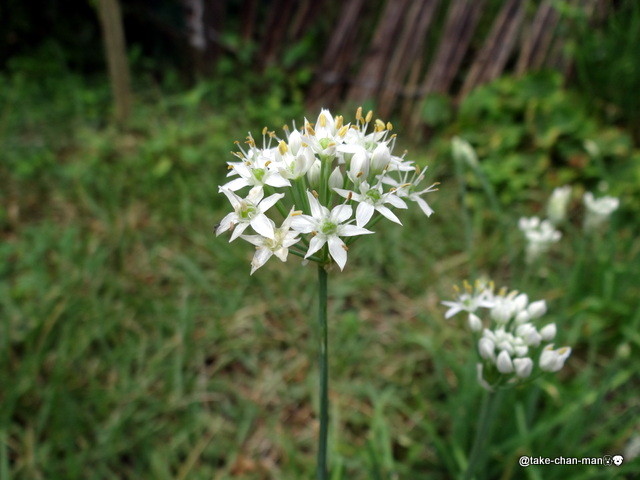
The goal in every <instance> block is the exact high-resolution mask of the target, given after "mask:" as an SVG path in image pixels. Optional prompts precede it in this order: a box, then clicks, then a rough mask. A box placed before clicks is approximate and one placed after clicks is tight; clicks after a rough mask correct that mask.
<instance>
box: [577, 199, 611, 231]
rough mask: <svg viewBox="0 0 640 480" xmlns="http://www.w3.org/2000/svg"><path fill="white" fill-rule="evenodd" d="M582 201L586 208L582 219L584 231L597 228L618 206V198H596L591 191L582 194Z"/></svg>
mask: <svg viewBox="0 0 640 480" xmlns="http://www.w3.org/2000/svg"><path fill="white" fill-rule="evenodd" d="M583 202H584V206H585V207H586V209H587V212H586V215H585V219H584V229H585V230H586V231H592V230H595V229H597V228H599V227H600V226H601V225H602V224H604V223H605V222H606V221H607V220H608V219H609V217H610V216H611V214H612V213H613V212H614V211H615V210H617V209H618V207H619V206H620V200H619V199H617V198H615V197H602V198H598V199H596V198H594V196H593V194H592V193H591V192H586V193H585V194H584V197H583Z"/></svg>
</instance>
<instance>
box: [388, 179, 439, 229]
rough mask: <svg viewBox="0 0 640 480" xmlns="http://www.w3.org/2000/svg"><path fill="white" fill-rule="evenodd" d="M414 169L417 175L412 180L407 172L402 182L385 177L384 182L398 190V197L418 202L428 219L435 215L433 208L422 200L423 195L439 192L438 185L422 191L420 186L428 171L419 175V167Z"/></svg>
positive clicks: (435, 184)
mask: <svg viewBox="0 0 640 480" xmlns="http://www.w3.org/2000/svg"><path fill="white" fill-rule="evenodd" d="M413 169H414V171H415V173H414V175H413V178H412V179H411V180H408V179H407V176H408V175H407V172H405V173H404V175H403V176H402V181H400V182H398V181H397V180H395V179H393V178H391V177H389V176H385V177H383V179H382V181H383V182H384V183H386V184H389V185H392V186H393V187H395V188H397V195H398V197H401V198H406V199H408V200H411V201H412V202H416V203H417V204H418V206H419V207H420V209H421V210H422V211H423V212H424V214H425V215H426V216H427V217H430V216H431V215H432V214H433V208H431V207H430V206H429V204H428V203H427V202H426V201H425V200H424V199H423V198H422V195H424V194H425V193H429V192H435V191H436V190H438V189H437V188H436V187H437V185H438V184H437V183H434V184H432V185H430V186H429V187H427V188H424V189H422V190H420V189H419V187H418V185H419V184H420V183H421V182H422V180H424V174H425V172H426V169H425V170H422V172H420V173H418V172H419V171H420V169H419V168H418V167H413Z"/></svg>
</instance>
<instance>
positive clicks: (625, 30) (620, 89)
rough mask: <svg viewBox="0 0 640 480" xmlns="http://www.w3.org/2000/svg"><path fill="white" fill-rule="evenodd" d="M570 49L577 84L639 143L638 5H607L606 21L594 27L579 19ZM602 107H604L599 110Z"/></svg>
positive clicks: (629, 1)
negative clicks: (623, 124) (573, 60)
mask: <svg viewBox="0 0 640 480" xmlns="http://www.w3.org/2000/svg"><path fill="white" fill-rule="evenodd" d="M580 20H581V21H579V22H578V23H577V25H578V28H577V30H578V31H577V38H576V42H575V46H574V48H573V56H574V58H575V61H576V70H577V73H578V75H577V83H578V85H579V86H580V87H581V88H582V89H583V90H584V91H585V92H587V93H588V94H589V95H590V96H592V97H593V98H594V99H597V100H599V101H600V105H599V106H600V107H601V110H604V111H605V113H607V114H608V116H609V118H610V119H611V120H613V121H622V122H624V123H625V124H627V125H629V126H630V128H632V132H633V134H634V135H635V139H636V141H638V140H640V128H639V127H638V124H639V120H640V98H639V97H638V91H640V66H639V65H638V58H640V4H639V3H638V2H637V1H635V0H622V1H621V2H618V5H617V6H609V11H608V15H607V17H606V19H605V20H604V22H602V23H603V24H602V25H599V26H598V27H599V28H594V26H593V22H592V21H589V20H588V19H585V18H581V19H580ZM603 104H604V105H603ZM602 107H604V108H602Z"/></svg>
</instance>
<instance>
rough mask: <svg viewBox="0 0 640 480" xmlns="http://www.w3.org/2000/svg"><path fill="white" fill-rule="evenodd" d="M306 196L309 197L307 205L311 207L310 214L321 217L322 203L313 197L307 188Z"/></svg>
mask: <svg viewBox="0 0 640 480" xmlns="http://www.w3.org/2000/svg"><path fill="white" fill-rule="evenodd" d="M307 198H308V199H309V207H310V208H311V215H312V216H313V217H314V218H321V217H322V213H323V212H322V205H320V202H319V201H318V199H317V198H316V197H314V195H313V193H311V192H310V191H308V190H307Z"/></svg>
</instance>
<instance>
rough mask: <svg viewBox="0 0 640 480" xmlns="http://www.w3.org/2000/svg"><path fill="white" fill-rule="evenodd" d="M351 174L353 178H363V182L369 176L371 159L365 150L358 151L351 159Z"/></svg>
mask: <svg viewBox="0 0 640 480" xmlns="http://www.w3.org/2000/svg"><path fill="white" fill-rule="evenodd" d="M349 172H350V173H351V176H352V178H361V179H362V180H364V179H366V178H367V175H369V158H368V154H367V152H366V150H365V149H364V148H360V149H358V151H357V152H356V153H354V154H353V156H352V157H351V164H350V166H349Z"/></svg>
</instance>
